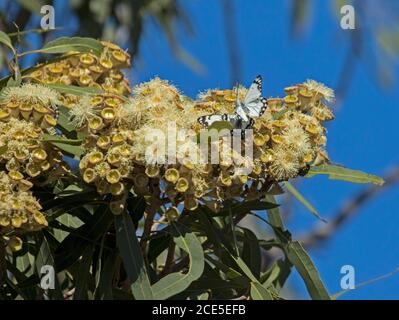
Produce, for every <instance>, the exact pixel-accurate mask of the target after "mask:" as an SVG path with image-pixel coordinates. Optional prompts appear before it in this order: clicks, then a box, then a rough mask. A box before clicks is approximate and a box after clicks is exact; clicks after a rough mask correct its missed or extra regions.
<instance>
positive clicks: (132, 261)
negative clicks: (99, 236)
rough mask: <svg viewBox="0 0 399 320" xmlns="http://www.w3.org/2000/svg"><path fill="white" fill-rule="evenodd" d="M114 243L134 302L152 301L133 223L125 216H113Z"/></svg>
mask: <svg viewBox="0 0 399 320" xmlns="http://www.w3.org/2000/svg"><path fill="white" fill-rule="evenodd" d="M115 229H116V241H117V245H118V248H119V251H120V254H121V256H122V260H123V263H124V266H125V270H126V273H127V275H128V277H129V280H130V282H131V289H132V293H133V295H134V297H135V299H136V300H150V299H154V295H153V292H152V289H151V285H150V280H149V278H148V274H147V269H146V266H145V263H144V259H143V255H142V253H141V249H140V245H139V242H138V240H137V236H136V230H135V229H134V226H133V222H132V220H131V219H130V217H129V216H128V215H127V214H121V215H118V216H115Z"/></svg>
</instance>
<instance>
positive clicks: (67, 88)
mask: <svg viewBox="0 0 399 320" xmlns="http://www.w3.org/2000/svg"><path fill="white" fill-rule="evenodd" d="M46 86H47V87H49V88H51V89H54V90H57V91H58V92H60V93H65V94H73V95H75V96H83V95H86V94H103V93H105V91H104V90H100V89H96V88H91V87H78V86H73V85H66V84H61V83H47V84H46Z"/></svg>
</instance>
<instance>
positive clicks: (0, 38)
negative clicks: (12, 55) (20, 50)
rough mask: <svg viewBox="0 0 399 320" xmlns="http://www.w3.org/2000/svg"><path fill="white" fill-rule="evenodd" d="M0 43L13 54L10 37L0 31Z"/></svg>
mask: <svg viewBox="0 0 399 320" xmlns="http://www.w3.org/2000/svg"><path fill="white" fill-rule="evenodd" d="M0 43H2V44H4V45H6V46H7V47H8V48H10V49H11V50H12V51H13V52H15V49H14V46H13V45H12V42H11V39H10V37H9V36H8V35H7V34H6V33H5V32H3V31H0Z"/></svg>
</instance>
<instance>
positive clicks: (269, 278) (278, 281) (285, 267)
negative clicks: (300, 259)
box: [261, 259, 292, 293]
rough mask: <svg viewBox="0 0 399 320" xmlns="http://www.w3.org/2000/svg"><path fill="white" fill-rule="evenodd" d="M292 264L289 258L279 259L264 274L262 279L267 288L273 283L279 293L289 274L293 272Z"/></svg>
mask: <svg viewBox="0 0 399 320" xmlns="http://www.w3.org/2000/svg"><path fill="white" fill-rule="evenodd" d="M291 269H292V264H291V262H290V261H289V260H288V259H284V260H283V259H279V260H277V261H276V262H274V263H273V265H272V266H271V267H270V268H269V269H268V270H267V271H266V272H265V273H264V274H263V275H262V277H261V278H262V279H261V281H262V282H263V283H262V285H263V286H264V287H265V288H269V287H270V286H271V285H273V287H274V289H275V290H276V292H277V293H279V292H280V290H281V289H282V288H283V286H284V284H285V282H286V281H287V279H288V277H289V275H290V274H291Z"/></svg>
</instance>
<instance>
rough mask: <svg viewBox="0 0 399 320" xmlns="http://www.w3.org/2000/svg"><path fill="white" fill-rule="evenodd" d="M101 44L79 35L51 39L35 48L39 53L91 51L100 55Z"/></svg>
mask: <svg viewBox="0 0 399 320" xmlns="http://www.w3.org/2000/svg"><path fill="white" fill-rule="evenodd" d="M102 50H103V45H102V44H101V42H100V41H98V40H95V39H92V38H81V37H61V38H58V39H55V40H53V41H50V42H47V43H46V44H45V45H44V47H43V48H41V49H39V50H35V52H40V53H67V52H71V51H78V52H93V53H94V54H96V55H98V56H99V55H100V54H101V52H102Z"/></svg>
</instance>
